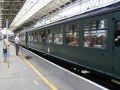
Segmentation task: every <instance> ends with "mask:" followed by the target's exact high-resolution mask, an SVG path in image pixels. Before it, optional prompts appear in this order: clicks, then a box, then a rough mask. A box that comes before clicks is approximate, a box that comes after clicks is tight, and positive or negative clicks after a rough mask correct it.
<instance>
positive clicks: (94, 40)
mask: <svg viewBox="0 0 120 90" xmlns="http://www.w3.org/2000/svg"><path fill="white" fill-rule="evenodd" d="M106 39H107V30H99V31H85V32H84V47H91V48H103V49H104V48H106Z"/></svg>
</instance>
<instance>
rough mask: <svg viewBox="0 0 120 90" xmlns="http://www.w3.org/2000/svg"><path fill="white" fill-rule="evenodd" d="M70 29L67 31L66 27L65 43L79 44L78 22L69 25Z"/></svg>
mask: <svg viewBox="0 0 120 90" xmlns="http://www.w3.org/2000/svg"><path fill="white" fill-rule="evenodd" d="M69 27H71V29H70V30H69V31H68V30H67V28H66V40H65V43H66V44H67V45H70V46H79V24H75V25H71V26H69Z"/></svg>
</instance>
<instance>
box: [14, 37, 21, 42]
mask: <svg viewBox="0 0 120 90" xmlns="http://www.w3.org/2000/svg"><path fill="white" fill-rule="evenodd" d="M15 44H20V39H19V38H18V36H16V37H15Z"/></svg>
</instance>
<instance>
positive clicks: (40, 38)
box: [38, 31, 42, 42]
mask: <svg viewBox="0 0 120 90" xmlns="http://www.w3.org/2000/svg"><path fill="white" fill-rule="evenodd" d="M41 35H42V31H39V32H38V42H42V37H41Z"/></svg>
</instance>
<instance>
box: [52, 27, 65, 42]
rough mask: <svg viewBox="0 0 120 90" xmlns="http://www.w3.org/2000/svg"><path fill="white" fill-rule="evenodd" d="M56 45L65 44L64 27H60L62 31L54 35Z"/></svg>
mask: <svg viewBox="0 0 120 90" xmlns="http://www.w3.org/2000/svg"><path fill="white" fill-rule="evenodd" d="M54 44H63V27H60V31H59V32H57V33H55V34H54Z"/></svg>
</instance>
